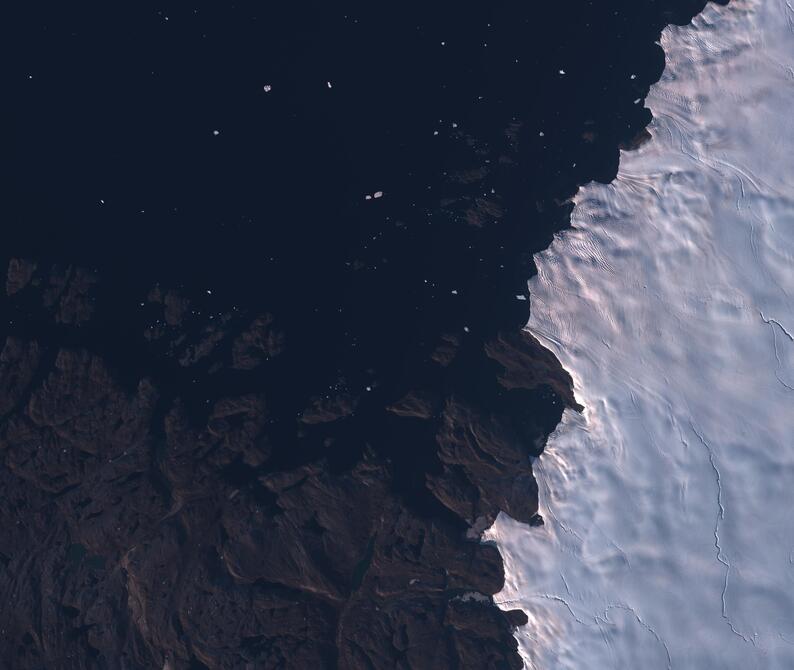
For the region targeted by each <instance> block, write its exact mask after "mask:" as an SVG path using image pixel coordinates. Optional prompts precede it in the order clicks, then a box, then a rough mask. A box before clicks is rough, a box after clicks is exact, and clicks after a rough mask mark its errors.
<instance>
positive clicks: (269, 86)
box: [262, 84, 331, 93]
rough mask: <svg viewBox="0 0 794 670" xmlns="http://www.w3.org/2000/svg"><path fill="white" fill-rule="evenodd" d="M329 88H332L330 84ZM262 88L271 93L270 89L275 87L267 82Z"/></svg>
mask: <svg viewBox="0 0 794 670" xmlns="http://www.w3.org/2000/svg"><path fill="white" fill-rule="evenodd" d="M328 88H331V86H330V84H329V86H328ZM262 90H263V91H264V92H265V93H270V91H272V90H273V87H272V86H271V85H270V84H265V85H264V86H263V87H262Z"/></svg>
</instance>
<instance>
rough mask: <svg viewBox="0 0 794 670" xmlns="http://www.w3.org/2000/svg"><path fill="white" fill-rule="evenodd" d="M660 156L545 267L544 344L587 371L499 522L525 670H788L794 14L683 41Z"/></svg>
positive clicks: (632, 163) (659, 96) (666, 96)
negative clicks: (575, 407) (522, 509)
mask: <svg viewBox="0 0 794 670" xmlns="http://www.w3.org/2000/svg"><path fill="white" fill-rule="evenodd" d="M662 46H663V48H664V50H665V52H666V58H667V65H666V69H665V72H664V74H663V76H662V79H661V81H660V82H659V83H658V84H656V85H655V86H654V87H653V88H652V89H651V92H650V94H649V97H648V99H647V102H646V104H647V105H648V107H649V108H650V109H651V111H652V113H653V117H654V120H653V122H652V124H651V126H650V128H649V130H650V133H651V135H652V139H651V140H650V141H649V142H647V143H646V144H644V145H643V146H642V147H640V148H639V149H638V150H636V151H632V152H624V153H623V154H622V155H621V161H620V170H619V174H618V176H617V178H616V179H615V181H614V182H612V183H611V184H608V185H603V184H591V185H587V186H585V187H584V188H582V189H581V190H580V192H579V194H578V195H577V197H576V199H575V203H576V207H575V210H574V212H573V221H572V223H573V227H572V229H570V230H567V231H565V232H563V233H561V234H559V235H558V236H557V237H556V238H555V240H554V242H553V244H552V245H551V247H550V248H549V249H548V250H547V251H545V252H543V253H541V254H539V255H538V256H537V257H536V261H537V266H538V275H537V276H536V277H535V278H534V279H533V280H532V281H531V284H530V290H531V295H532V298H531V300H532V303H531V307H532V315H531V318H530V321H529V324H528V326H527V327H528V329H529V330H531V331H532V333H534V334H535V335H536V336H537V337H538V338H539V339H540V340H541V341H542V342H544V343H545V344H546V345H547V346H548V347H549V348H550V349H551V350H552V351H553V352H554V353H555V354H556V355H557V357H558V358H559V359H560V361H561V362H562V364H563V365H564V367H565V368H566V369H567V370H568V371H569V372H570V373H571V375H572V377H573V379H574V384H575V391H576V395H577V399H578V401H579V402H580V403H581V404H582V405H584V406H585V408H586V409H585V412H584V414H583V415H578V414H576V413H574V412H571V411H570V410H567V411H566V414H565V416H564V417H563V421H562V423H561V424H560V426H559V427H558V429H557V431H556V432H555V433H554V434H553V435H552V436H551V437H550V438H549V441H548V445H547V447H546V450H545V453H544V454H543V455H542V456H541V457H540V459H539V460H538V461H537V462H536V463H535V471H536V476H537V478H538V484H539V487H540V506H541V513H542V514H543V516H544V518H545V521H546V525H545V526H543V527H541V528H529V527H526V526H524V525H521V524H519V523H517V522H515V521H513V520H511V519H510V518H509V517H506V516H504V515H502V516H500V518H499V519H498V520H497V523H496V524H495V525H494V527H493V528H492V529H491V530H490V531H489V533H488V535H487V536H486V540H490V541H495V542H496V543H497V544H498V547H499V549H500V551H501V552H502V555H503V556H504V560H505V570H506V573H507V574H506V577H507V581H506V584H505V587H504V590H503V591H502V592H501V593H500V594H498V595H497V596H496V600H497V602H499V603H500V604H501V605H502V606H503V607H504V608H505V609H511V608H515V607H522V608H523V609H525V610H526V611H527V613H528V614H529V616H530V622H529V624H528V625H527V626H525V627H523V628H521V629H519V630H518V632H517V636H518V638H519V644H520V649H521V653H522V656H523V658H524V660H525V663H526V666H527V667H528V668H539V669H543V670H551V669H555V670H556V669H561V670H562V669H567V668H572V669H582V668H598V669H599V670H600V669H608V668H643V669H649V668H650V669H654V668H694V669H700V668H704V669H714V668H720V669H730V668H741V669H742V670H747V669H750V668H764V669H767V668H773V669H774V668H781V669H782V668H785V669H790V668H794V4H789V3H788V2H787V1H786V0H732V1H731V2H730V4H729V5H728V6H725V7H722V6H717V5H713V4H710V5H708V6H707V7H706V9H705V10H704V11H703V13H702V14H700V15H699V16H698V17H696V18H695V20H694V21H693V22H692V24H691V25H689V26H685V27H671V28H668V29H666V30H665V32H664V34H663V37H662Z"/></svg>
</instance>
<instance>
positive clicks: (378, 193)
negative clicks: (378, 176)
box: [364, 191, 383, 200]
mask: <svg viewBox="0 0 794 670" xmlns="http://www.w3.org/2000/svg"><path fill="white" fill-rule="evenodd" d="M382 197H383V191H375V192H374V193H372V194H369V193H367V194H366V195H365V196H364V200H372V199H375V200H377V199H378V198H382Z"/></svg>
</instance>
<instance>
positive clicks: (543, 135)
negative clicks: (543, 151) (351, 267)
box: [538, 130, 546, 137]
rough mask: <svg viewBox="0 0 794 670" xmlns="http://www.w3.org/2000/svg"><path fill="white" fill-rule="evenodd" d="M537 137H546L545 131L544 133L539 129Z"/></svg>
mask: <svg viewBox="0 0 794 670" xmlns="http://www.w3.org/2000/svg"><path fill="white" fill-rule="evenodd" d="M538 137H546V133H544V132H543V131H542V130H541V131H540V132H539V133H538Z"/></svg>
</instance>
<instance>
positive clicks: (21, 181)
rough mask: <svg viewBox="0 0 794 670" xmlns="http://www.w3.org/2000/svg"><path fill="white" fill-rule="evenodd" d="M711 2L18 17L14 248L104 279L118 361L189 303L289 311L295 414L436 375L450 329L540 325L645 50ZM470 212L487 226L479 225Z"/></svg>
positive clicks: (607, 160)
mask: <svg viewBox="0 0 794 670" xmlns="http://www.w3.org/2000/svg"><path fill="white" fill-rule="evenodd" d="M701 5H702V2H697V1H693V2H678V3H661V2H648V1H646V2H612V3H606V4H605V3H587V2H575V3H571V2H568V3H548V4H545V5H537V4H534V3H532V4H529V3H524V4H517V3H495V4H492V5H488V6H472V7H463V8H461V6H460V5H459V4H458V3H451V2H442V3H433V4H432V5H431V6H427V5H425V4H422V5H418V4H416V5H413V4H408V5H405V4H400V5H395V6H390V7H382V6H374V5H372V4H371V3H347V4H345V5H344V6H337V5H335V4H333V3H331V4H327V3H323V4H320V3H316V4H313V3H309V4H308V5H297V6H292V7H290V8H285V7H283V6H281V5H275V6H268V5H263V4H261V3H255V2H237V3H234V4H224V5H222V6H221V5H217V4H216V3H204V4H202V3H197V4H191V5H183V4H181V3H173V4H171V3H160V4H154V5H152V4H149V3H135V5H134V6H127V7H124V8H119V7H118V6H115V5H108V4H106V3H103V4H100V3H87V4H83V5H80V6H79V7H75V6H71V5H59V6H52V5H49V4H47V3H33V4H28V5H25V6H24V7H22V8H17V10H16V11H17V12H18V15H17V16H15V17H14V21H13V24H12V25H13V35H14V37H13V40H14V41H13V46H12V49H11V52H12V54H13V57H12V62H13V69H12V74H13V80H12V82H11V85H10V96H9V99H10V100H13V105H12V110H13V114H14V117H13V123H14V125H13V133H12V134H11V136H10V138H8V137H7V139H6V141H7V142H9V141H10V143H11V147H10V150H11V151H10V156H11V160H10V161H8V162H6V168H7V177H6V179H5V181H6V184H7V185H10V187H11V188H10V190H9V197H8V198H6V199H5V201H4V203H3V209H4V219H5V226H4V233H3V235H4V240H3V247H4V251H5V252H7V253H10V254H11V255H20V254H21V255H25V254H27V255H31V256H33V257H36V258H41V257H51V258H52V259H53V260H56V261H62V262H70V263H83V264H87V265H89V266H91V267H94V268H96V269H97V270H98V271H99V272H100V273H101V274H102V276H103V277H104V282H105V283H104V286H105V287H106V289H105V290H106V291H107V293H108V294H107V295H106V296H105V299H106V300H107V301H109V302H112V309H113V311H114V312H115V314H113V317H112V319H113V321H114V323H111V324H109V326H110V327H111V328H113V327H114V326H115V327H116V329H117V332H116V333H115V337H114V340H116V339H118V338H121V339H124V338H128V337H129V336H130V335H131V332H132V331H133V330H135V331H136V333H135V334H136V335H137V330H138V326H139V322H140V321H145V315H142V314H141V310H140V309H139V308H138V303H139V302H140V301H141V300H142V299H143V296H144V295H145V293H146V291H148V289H149V288H150V287H151V286H152V285H153V284H154V283H160V284H161V285H163V286H167V287H171V286H179V287H184V289H183V290H184V292H185V293H186V294H187V295H189V296H190V297H191V298H192V299H193V301H194V305H198V306H200V308H201V310H203V311H204V312H205V313H206V312H211V311H212V310H221V309H228V308H229V306H232V305H234V306H237V307H241V308H242V307H245V308H246V309H265V310H268V311H270V312H272V313H274V314H276V315H277V317H278V319H279V321H280V324H281V325H282V327H283V328H284V330H285V331H286V333H287V341H288V342H289V345H288V347H287V358H285V360H284V361H283V362H282V365H283V366H284V369H283V370H280V371H279V373H280V374H278V377H279V382H278V383H279V388H280V389H281V391H282V393H283V394H284V396H287V397H289V396H292V395H293V394H294V395H296V396H304V395H306V394H307V393H308V394H311V393H320V392H323V391H324V390H325V389H326V388H327V387H329V386H332V385H334V384H335V383H337V382H338V380H339V377H340V375H341V376H343V377H344V378H345V380H346V384H348V385H350V386H351V387H353V388H356V389H361V388H365V387H366V386H370V387H371V388H373V387H374V388H376V389H378V392H382V393H387V392H391V393H394V391H393V388H392V387H393V386H395V385H396V386H399V385H400V384H401V383H403V378H404V377H406V376H408V377H409V378H410V381H409V383H415V379H416V376H417V375H426V374H432V371H428V370H427V369H426V368H427V367H428V366H427V359H428V353H429V352H430V351H432V349H433V347H435V346H436V344H437V342H436V340H437V336H438V334H439V333H442V332H459V331H460V330H461V329H462V328H463V327H464V326H466V327H467V328H469V333H468V335H467V337H466V338H465V342H464V352H465V351H466V350H468V349H470V348H471V349H474V350H477V351H479V350H480V348H481V344H482V342H483V341H484V340H485V339H487V338H488V337H489V336H491V335H493V334H494V333H496V332H497V331H499V330H501V329H505V328H509V329H515V328H518V327H520V326H522V325H523V324H524V323H525V322H526V321H527V316H528V302H526V301H520V300H517V299H516V296H517V295H524V294H525V293H526V280H527V278H528V277H529V276H530V275H531V274H532V273H533V267H532V261H531V255H532V253H533V252H535V251H537V250H539V249H542V248H544V247H545V246H547V244H548V242H549V240H550V237H551V235H552V233H553V231H554V230H556V229H558V228H559V227H560V226H561V225H564V222H565V217H566V216H567V212H568V207H567V206H564V205H563V206H560V205H559V203H560V202H561V201H562V200H564V199H565V197H567V196H569V195H570V194H572V193H573V192H574V190H575V188H576V186H577V184H578V183H580V182H582V181H586V180H589V179H600V180H604V181H606V180H609V179H610V178H611V177H612V176H613V174H614V172H615V169H616V166H617V145H618V143H619V142H620V141H626V140H630V139H631V138H632V137H633V136H634V135H636V133H637V132H639V131H640V130H641V129H642V128H643V127H644V125H645V124H646V123H647V121H648V120H649V115H648V113H647V111H646V110H644V109H643V107H642V105H641V104H634V101H635V100H636V99H637V98H641V97H643V96H644V94H645V92H646V91H647V88H648V85H649V84H650V83H651V82H652V81H654V80H655V79H656V78H657V77H658V75H659V74H660V72H661V69H662V66H663V55H662V53H661V50H660V49H659V48H658V47H657V46H656V45H654V44H653V40H654V37H655V35H656V34H657V33H658V31H659V29H660V28H661V27H662V25H664V24H665V23H667V22H670V21H685V20H687V19H688V18H689V16H690V15H691V14H692V13H693V12H694V11H696V9H697V8H698V7H700V6H701ZM561 71H564V73H565V74H561V73H560V72H561ZM328 82H330V84H331V88H329V87H328ZM265 86H271V87H272V89H271V90H270V91H269V92H265V90H264V87H265ZM215 131H218V134H217V135H215V134H214V132H215ZM506 131H507V132H509V133H510V134H511V135H512V136H511V137H508V136H506ZM541 133H542V135H541ZM505 156H507V157H508V158H507V159H505ZM508 160H509V161H510V162H509V163H507V161H508ZM463 173H466V174H469V175H472V176H470V177H467V176H466V175H465V174H463ZM459 175H462V177H461V176H459ZM462 179H471V180H472V181H471V183H461V181H462ZM376 191H383V192H384V196H383V197H382V198H380V199H372V200H365V195H366V194H373V193H374V192H376ZM475 198H482V200H483V201H486V202H489V203H494V205H495V208H496V209H494V210H488V211H487V213H486V214H485V215H484V222H483V224H482V225H481V226H480V227H477V226H471V225H467V223H466V220H465V217H464V215H463V214H462V211H463V210H464V209H465V208H466V206H467V205H469V204H470V203H471V202H473V200H474V199H475ZM444 203H450V204H449V205H448V206H447V207H443V205H444ZM494 211H495V212H497V213H498V216H499V218H496V216H493V212H494ZM208 291H211V292H212V294H211V295H209V294H208ZM452 291H457V294H453V293H452ZM103 337H104V336H103ZM139 346H140V344H137V345H136V344H135V343H134V342H130V343H128V345H127V346H126V347H125V351H124V361H123V362H122V364H123V363H131V364H133V365H134V366H137V365H144V363H143V361H140V362H138V363H137V365H136V363H135V361H136V356H138V355H139V354H138V351H137V350H138V347H139ZM140 355H141V356H143V355H144V353H141V354H140ZM137 373H139V371H136V374H137ZM462 374H465V375H466V376H467V378H468V380H467V382H466V384H467V385H469V386H471V387H472V389H473V390H476V389H475V387H476V379H477V373H476V371H474V370H465V371H464V372H463V373H462ZM485 374H487V371H485ZM212 383H213V385H214V384H216V383H217V382H216V381H213V382H212ZM230 383H234V382H233V381H232V382H230ZM387 389H388V391H387ZM199 395H200V392H199ZM295 402H296V404H298V405H300V404H301V403H302V402H303V397H300V398H299V399H296V400H295ZM551 422H556V417H553V418H552V419H551ZM551 422H549V423H551Z"/></svg>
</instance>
